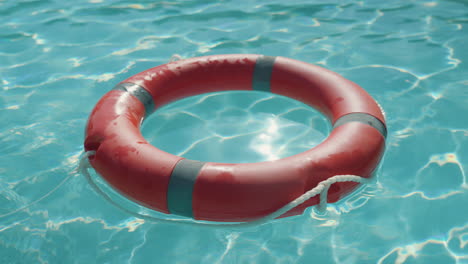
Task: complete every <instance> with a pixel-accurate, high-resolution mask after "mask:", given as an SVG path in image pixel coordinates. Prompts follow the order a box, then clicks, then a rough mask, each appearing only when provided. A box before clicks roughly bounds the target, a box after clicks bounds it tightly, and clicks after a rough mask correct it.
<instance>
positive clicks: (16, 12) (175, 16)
mask: <svg viewBox="0 0 468 264" xmlns="http://www.w3.org/2000/svg"><path fill="white" fill-rule="evenodd" d="M0 22H1V23H0V29H1V30H0V79H1V80H0V87H1V94H0V95H1V96H0V116H1V119H0V150H1V152H0V194H1V195H0V263H86V262H88V263H468V209H466V208H467V207H466V204H467V202H468V184H467V179H466V177H467V169H466V168H467V166H468V129H467V128H468V121H467V118H466V113H467V112H468V107H467V104H466V103H467V102H468V92H467V91H468V79H467V78H466V72H467V70H468V66H467V64H466V61H468V53H467V51H466V48H463V47H465V46H466V43H467V41H468V34H467V33H468V32H467V29H468V5H467V4H466V3H465V2H464V1H294V2H292V1H291V3H284V1H248V0H245V1H219V2H215V1H173V2H154V1H105V0H89V1H74V2H73V3H72V2H71V1H52V0H49V1H13V0H10V1H9V0H7V1H0ZM225 53H257V54H266V55H274V56H284V57H290V58H294V59H298V60H302V61H306V62H310V63H314V64H318V65H321V66H323V67H326V68H328V69H330V70H333V71H335V72H338V73H340V74H341V75H343V76H344V77H346V78H348V79H350V80H352V81H354V82H356V83H358V84H359V85H361V86H362V87H363V88H364V89H366V90H367V91H368V92H369V93H370V94H371V95H372V96H373V97H374V98H375V99H376V100H377V101H379V103H380V104H381V105H382V107H383V108H384V109H385V111H386V115H387V124H388V128H389V135H388V138H387V152H386V155H385V158H384V160H383V162H382V166H381V169H380V171H379V173H378V174H377V176H376V178H375V180H374V181H373V182H372V183H370V184H368V185H367V186H366V187H365V188H364V189H363V190H361V191H360V192H358V193H356V194H354V195H352V196H350V197H348V198H347V199H345V200H344V201H342V202H340V203H338V204H336V205H330V206H329V208H328V211H327V213H326V214H324V215H323V214H318V213H316V212H315V211H314V210H312V209H309V210H307V211H306V212H305V213H304V214H303V215H301V216H297V217H292V218H286V219H282V220H278V221H274V222H272V223H269V224H265V225H262V226H259V227H256V228H250V229H245V230H243V229H235V230H229V229H217V228H211V229H210V228H205V227H188V226H182V225H170V224H162V223H153V222H149V221H144V220H141V219H137V218H134V217H132V216H131V215H128V214H126V213H125V212H122V211H120V210H119V209H117V208H115V207H114V206H112V205H110V204H109V203H108V202H107V201H105V200H104V199H103V198H102V197H101V196H100V195H98V194H97V193H95V192H94V191H93V189H92V188H91V187H90V186H89V184H88V183H87V182H86V180H85V179H84V178H83V177H82V175H79V174H77V173H76V172H74V170H75V169H76V166H77V163H78V161H79V157H80V153H81V150H82V142H83V136H84V127H85V124H86V119H87V117H88V115H89V112H90V111H91V109H92V107H93V106H94V105H95V103H96V102H97V100H99V98H100V97H101V96H102V95H103V94H104V93H106V92H107V91H108V90H109V89H111V88H112V87H113V86H114V85H115V84H116V83H117V82H119V81H121V80H123V79H125V78H127V77H129V76H131V75H134V74H136V73H138V72H140V71H142V70H145V69H147V68H150V67H153V66H156V65H159V64H163V63H166V62H167V61H169V59H170V58H171V56H172V55H174V54H179V55H180V56H181V57H184V58H188V57H195V56H202V55H210V54H225ZM195 117H196V118H195ZM243 122H249V123H248V124H249V125H248V126H241V127H239V126H237V125H233V124H236V123H243ZM181 123H183V124H184V126H181ZM272 124H274V125H272ZM270 127H276V129H271V130H268V129H269V128H270ZM187 128H189V129H187ZM329 129H330V126H329V124H328V123H327V122H326V121H325V119H324V118H323V117H321V116H320V115H319V114H318V113H317V112H315V111H314V110H312V109H310V108H307V107H306V106H304V105H303V104H300V103H298V102H295V101H290V100H285V99H283V98H280V97H274V96H271V95H266V94H262V93H248V94H247V93H239V92H236V93H231V94H229V93H222V94H211V95H204V96H201V97H198V98H190V99H187V100H186V101H183V102H179V103H176V104H175V105H171V106H168V107H167V108H165V109H162V111H159V112H157V113H155V114H154V115H153V116H152V117H151V118H150V119H149V120H148V121H147V123H146V124H145V125H144V127H143V133H144V135H145V137H146V138H147V139H148V140H150V141H151V142H153V143H154V144H156V145H158V146H159V147H161V148H163V149H165V150H167V151H169V152H171V153H175V154H180V155H183V156H184V157H187V158H192V159H201V160H213V159H216V161H230V162H246V161H247V160H248V161H258V160H268V159H277V158H280V157H284V156H288V155H291V154H293V153H297V152H300V151H303V150H304V149H307V148H308V147H310V146H313V145H315V144H317V143H318V142H320V141H321V140H322V139H323V138H324V137H325V135H326V133H327V132H328V130H329ZM168 131H171V132H170V133H169V132H168ZM189 131H190V132H189ZM262 133H263V134H264V133H267V134H268V133H270V134H269V137H262V136H260V135H261V134H262ZM217 135H221V137H217ZM291 138H294V140H291ZM176 139H183V140H176ZM239 145H242V146H246V148H247V147H248V148H249V150H250V151H249V152H248V153H249V154H248V155H244V154H243V152H242V151H235V150H236V148H234V147H232V146H239Z"/></svg>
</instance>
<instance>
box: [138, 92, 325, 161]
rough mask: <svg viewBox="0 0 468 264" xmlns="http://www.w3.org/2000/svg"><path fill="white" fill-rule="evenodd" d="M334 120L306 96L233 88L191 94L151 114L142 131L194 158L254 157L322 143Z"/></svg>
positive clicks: (153, 140)
mask: <svg viewBox="0 0 468 264" xmlns="http://www.w3.org/2000/svg"><path fill="white" fill-rule="evenodd" d="M330 129H331V126H330V124H329V122H328V120H327V119H326V117H325V116H323V115H322V114H321V113H320V112H318V111H317V110H315V109H313V108H311V107H309V106H307V105H305V104H304V103H302V102H299V101H296V100H293V99H290V98H286V97H283V96H279V95H274V94H271V93H265V92H253V91H230V92H218V93H210V94H202V95H198V96H193V97H188V98H185V99H183V100H179V101H177V102H174V103H171V104H169V105H166V106H164V107H162V108H160V109H158V110H157V111H156V112H154V113H153V114H152V115H151V116H149V117H148V118H147V120H145V122H144V123H143V126H142V134H143V136H144V137H145V139H146V140H148V142H150V143H151V144H153V145H154V146H156V147H157V148H159V149H161V150H164V151H166V152H169V153H172V154H175V155H178V156H182V157H184V158H188V159H194V160H200V161H212V162H228V163H249V162H260V161H267V160H277V159H281V158H285V157H288V156H292V155H294V154H298V153H301V152H304V151H306V150H308V149H310V148H313V147H315V146H316V145H318V144H319V143H321V142H322V141H323V140H324V139H325V138H326V136H327V135H328V133H329V131H330Z"/></svg>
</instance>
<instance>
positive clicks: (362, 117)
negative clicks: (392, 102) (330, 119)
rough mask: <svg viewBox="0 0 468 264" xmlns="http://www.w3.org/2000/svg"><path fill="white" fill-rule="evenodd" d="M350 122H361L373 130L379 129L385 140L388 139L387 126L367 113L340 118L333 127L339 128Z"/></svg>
mask: <svg viewBox="0 0 468 264" xmlns="http://www.w3.org/2000/svg"><path fill="white" fill-rule="evenodd" d="M349 122H360V123H364V124H367V125H370V126H372V127H373V128H375V129H377V130H378V131H379V132H380V134H382V135H383V136H384V138H386V137H387V127H386V126H385V124H384V123H382V121H380V120H379V119H378V118H376V117H374V116H372V115H370V114H366V113H351V114H347V115H344V116H342V117H340V118H338V120H336V122H335V124H334V125H333V128H335V127H339V126H341V125H343V124H346V123H349Z"/></svg>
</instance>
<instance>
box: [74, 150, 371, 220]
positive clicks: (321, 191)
mask: <svg viewBox="0 0 468 264" xmlns="http://www.w3.org/2000/svg"><path fill="white" fill-rule="evenodd" d="M94 154H95V151H88V152H86V153H85V154H84V155H83V156H82V157H81V160H80V163H79V165H78V170H79V171H81V173H83V175H84V176H85V178H86V180H87V181H88V183H89V184H90V185H91V187H92V188H93V189H94V190H95V191H96V192H97V193H98V194H100V195H102V197H104V199H106V200H107V201H108V202H109V203H111V204H112V205H114V206H115V207H117V208H119V209H120V210H122V211H124V212H126V213H128V214H130V215H132V216H134V217H136V218H141V219H144V220H149V221H154V222H163V223H170V224H174V223H177V224H184V225H192V226H193V225H195V226H211V227H253V226H258V225H262V224H265V223H268V222H269V221H271V220H273V219H275V218H277V217H279V216H281V215H282V214H284V213H286V212H287V211H289V210H291V209H293V208H294V207H296V206H298V205H300V204H302V203H304V202H305V201H307V200H308V199H310V198H312V197H314V196H316V195H320V204H319V205H318V209H319V210H326V207H327V195H328V189H329V188H330V186H331V185H332V184H334V183H338V182H357V183H365V182H367V181H368V179H366V178H363V177H360V176H356V175H336V176H333V177H331V178H328V179H327V180H324V181H322V182H320V183H319V184H318V185H317V186H316V187H314V188H313V189H311V190H310V191H308V192H306V193H304V194H303V195H301V196H300V197H299V198H297V199H295V200H294V201H292V202H290V203H288V204H286V205H285V206H283V207H281V208H280V209H278V210H277V211H275V212H273V213H271V214H269V215H267V216H264V217H262V218H260V219H257V220H254V221H251V222H240V223H225V224H223V223H210V222H203V221H196V220H191V219H188V220H184V219H165V218H158V217H154V216H150V215H144V214H140V213H136V212H133V211H131V210H129V209H127V208H125V207H123V206H122V205H120V204H118V203H116V202H115V201H114V200H112V198H111V197H110V196H109V195H107V194H106V193H105V192H104V191H102V190H101V189H100V188H99V187H98V186H97V184H96V183H95V182H94V181H93V180H92V178H91V175H90V174H89V172H88V169H89V168H92V166H91V164H90V163H89V161H88V157H89V156H91V155H94Z"/></svg>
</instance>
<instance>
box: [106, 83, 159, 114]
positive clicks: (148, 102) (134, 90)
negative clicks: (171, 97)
mask: <svg viewBox="0 0 468 264" xmlns="http://www.w3.org/2000/svg"><path fill="white" fill-rule="evenodd" d="M112 90H120V91H126V92H128V93H130V94H131V95H133V96H135V97H136V98H137V99H138V100H139V101H140V102H141V103H142V104H143V105H144V106H145V114H146V116H148V115H150V114H151V113H152V112H153V110H154V102H153V96H151V94H150V93H149V92H148V91H147V90H146V89H145V88H143V87H141V86H140V85H138V84H134V83H119V84H117V85H116V86H115V87H114V89H112Z"/></svg>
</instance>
